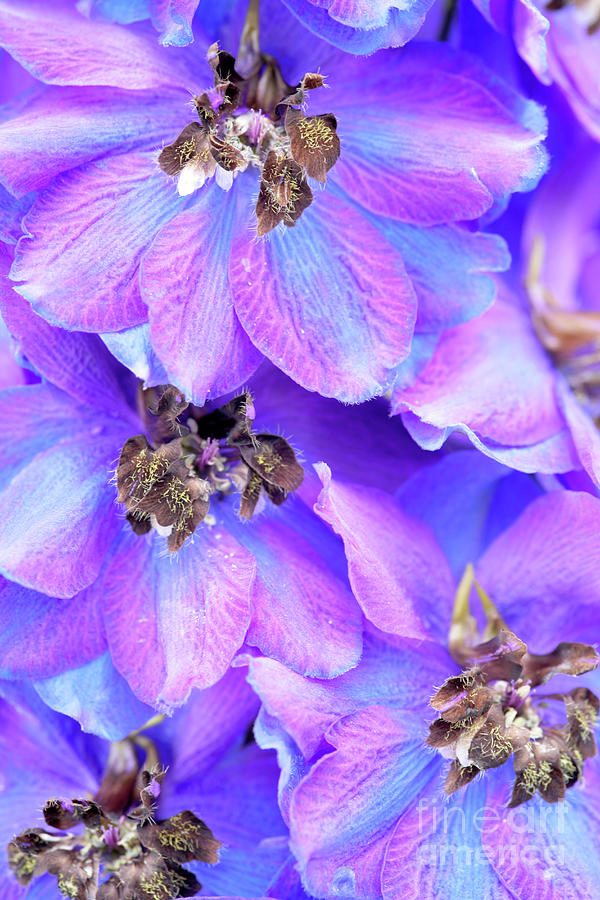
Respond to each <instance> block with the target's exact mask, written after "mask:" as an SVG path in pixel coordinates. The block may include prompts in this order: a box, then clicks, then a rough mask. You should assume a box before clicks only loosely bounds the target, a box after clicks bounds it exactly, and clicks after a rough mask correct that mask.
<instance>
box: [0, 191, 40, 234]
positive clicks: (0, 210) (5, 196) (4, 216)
mask: <svg viewBox="0 0 600 900" xmlns="http://www.w3.org/2000/svg"><path fill="white" fill-rule="evenodd" d="M33 200H34V198H33V197H32V196H31V195H29V194H28V195H27V196H25V197H21V199H20V200H17V198H16V197H13V195H12V194H9V192H8V191H7V190H5V189H4V188H3V187H2V186H1V185H0V240H2V241H4V242H5V243H6V244H16V243H17V241H18V240H19V238H20V237H21V235H22V234H23V229H22V228H21V221H22V219H23V217H24V215H25V213H27V212H28V210H29V209H30V208H31V205H32V203H33Z"/></svg>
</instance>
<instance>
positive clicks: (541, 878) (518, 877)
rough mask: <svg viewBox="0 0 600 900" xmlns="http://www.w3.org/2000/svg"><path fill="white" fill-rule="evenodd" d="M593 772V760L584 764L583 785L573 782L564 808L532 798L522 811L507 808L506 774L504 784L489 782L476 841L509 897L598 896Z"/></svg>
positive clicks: (598, 776)
mask: <svg viewBox="0 0 600 900" xmlns="http://www.w3.org/2000/svg"><path fill="white" fill-rule="evenodd" d="M598 770H599V767H598V760H597V759H595V760H589V761H588V762H587V763H586V769H585V781H584V783H581V782H578V783H577V784H576V785H574V786H573V787H572V788H571V789H570V790H568V791H567V794H566V797H565V800H564V803H556V804H554V805H553V806H549V805H548V804H547V803H545V802H544V801H543V800H542V799H541V798H540V797H539V796H535V797H532V799H531V800H529V801H528V802H527V805H526V806H525V807H519V808H518V809H506V808H505V804H506V802H507V800H508V799H509V797H510V792H511V788H510V785H509V784H508V781H509V779H510V773H507V775H508V778H506V779H502V780H501V779H499V778H497V779H494V781H493V782H492V784H491V785H490V787H489V788H488V800H487V804H486V807H485V808H484V809H485V814H484V816H483V818H481V819H480V821H481V823H482V829H481V840H482V844H483V848H484V851H485V853H486V856H487V857H488V859H489V861H490V863H491V865H492V866H493V868H494V869H495V870H496V873H497V875H498V877H499V878H501V879H502V882H503V883H504V884H505V885H506V888H507V889H508V890H509V891H510V892H511V894H510V896H511V897H513V896H518V897H535V898H536V900H555V898H557V897H564V898H565V900H567V898H568V900H577V898H579V897H595V896H596V895H597V894H598V879H599V878H600V866H599V865H598V853H597V849H596V848H597V823H598V821H599V818H600V808H599V805H598V803H599V798H600V773H599V771H598ZM495 774H496V773H495ZM498 774H500V773H498ZM467 790H469V788H467ZM503 807H504V808H503Z"/></svg>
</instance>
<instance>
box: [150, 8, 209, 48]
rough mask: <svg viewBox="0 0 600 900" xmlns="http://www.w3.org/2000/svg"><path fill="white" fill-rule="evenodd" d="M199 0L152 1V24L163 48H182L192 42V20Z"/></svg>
mask: <svg viewBox="0 0 600 900" xmlns="http://www.w3.org/2000/svg"><path fill="white" fill-rule="evenodd" d="M198 3H199V0H154V3H153V4H152V9H153V12H152V22H153V24H154V27H155V28H156V29H157V30H158V31H159V32H160V35H161V37H160V42H161V44H164V45H165V46H170V45H175V46H176V47H182V46H183V45H184V44H189V43H190V41H193V40H194V35H193V33H192V19H193V18H194V13H195V12H196V9H197V7H198Z"/></svg>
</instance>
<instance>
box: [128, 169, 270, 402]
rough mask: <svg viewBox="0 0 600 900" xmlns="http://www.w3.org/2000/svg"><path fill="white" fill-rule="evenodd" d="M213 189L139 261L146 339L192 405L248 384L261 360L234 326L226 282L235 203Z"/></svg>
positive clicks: (162, 232)
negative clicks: (190, 399)
mask: <svg viewBox="0 0 600 900" xmlns="http://www.w3.org/2000/svg"><path fill="white" fill-rule="evenodd" d="M232 195H233V192H232V194H231V195H230V194H225V193H224V192H223V191H222V190H221V189H220V188H219V187H218V185H216V184H214V183H212V184H210V185H207V186H206V187H205V188H204V189H203V190H201V191H199V192H198V195H197V197H196V202H195V204H194V207H193V209H190V210H189V211H187V212H183V213H180V214H179V215H178V216H176V217H175V218H174V219H172V221H171V222H170V223H169V224H168V225H164V226H163V227H162V228H161V229H160V231H159V232H158V234H157V235H156V237H155V238H154V241H153V243H152V246H151V247H150V249H149V250H148V252H147V253H146V254H145V255H144V258H143V261H142V268H141V289H142V295H143V298H144V301H145V303H147V304H148V317H149V320H150V339H151V341H152V345H153V347H154V349H155V351H156V353H157V354H158V356H159V357H160V359H161V361H162V363H163V365H164V366H165V369H166V370H167V373H168V376H169V380H170V381H172V382H173V383H174V384H176V385H177V386H178V387H179V388H181V390H182V391H184V392H185V393H186V395H187V396H189V397H191V398H192V399H193V400H194V402H195V403H198V404H200V405H202V404H203V403H204V401H205V400H206V398H207V396H208V395H209V394H210V396H211V397H215V396H219V395H220V394H225V393H227V391H230V390H232V389H233V388H236V387H238V386H239V385H240V384H242V383H243V382H244V381H246V380H247V379H248V378H249V377H250V375H251V374H252V373H253V372H254V370H255V369H256V368H257V366H258V364H259V363H260V360H261V358H262V357H261V355H260V353H258V351H257V350H255V348H254V347H253V346H252V344H251V342H250V340H249V339H248V336H247V335H246V332H245V331H244V330H243V329H242V327H241V325H240V324H239V322H238V319H237V316H236V314H235V311H234V308H233V300H232V297H231V291H230V288H229V284H228V278H227V261H228V259H229V254H230V252H231V250H232V247H231V243H232V240H233V237H234V227H235V219H236V213H237V209H236V202H235V200H236V198H235V197H234V196H232Z"/></svg>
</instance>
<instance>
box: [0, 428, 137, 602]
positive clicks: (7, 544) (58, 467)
mask: <svg viewBox="0 0 600 900" xmlns="http://www.w3.org/2000/svg"><path fill="white" fill-rule="evenodd" d="M124 437H125V438H126V437H127V435H126V434H125V435H124V434H123V431H118V430H115V431H109V430H108V428H107V429H105V431H104V432H103V433H97V434H93V429H90V431H89V432H88V433H85V432H82V433H80V434H79V435H77V436H75V437H69V438H65V439H64V440H62V441H59V442H58V443H57V444H55V445H54V446H52V447H50V448H49V449H48V450H45V451H43V452H41V453H38V454H37V455H36V456H34V457H33V459H32V460H31V461H30V462H28V464H27V465H26V466H24V467H23V468H22V469H21V470H20V471H19V472H18V474H16V475H15V477H14V478H13V479H12V481H11V482H10V484H9V485H8V487H6V488H5V490H4V491H3V492H2V493H1V494H0V569H1V571H2V572H3V573H4V574H6V575H8V576H9V577H10V578H12V579H13V580H15V581H18V582H19V584H22V585H23V586H25V587H30V588H33V589H35V590H38V591H42V592H43V593H47V594H50V595H54V596H57V597H63V598H68V597H72V596H73V595H74V594H76V593H77V592H78V591H81V590H82V589H83V588H86V587H88V586H89V585H90V584H91V583H92V581H94V579H95V578H96V577H97V575H98V572H99V571H100V568H101V566H102V563H103V561H104V555H105V553H106V552H107V550H108V548H109V547H110V544H111V542H112V539H113V537H114V535H115V533H116V532H117V530H118V527H119V523H118V520H117V517H116V508H115V501H114V497H115V489H114V487H113V486H112V485H111V484H110V483H109V482H110V477H111V473H112V467H113V465H114V462H115V460H116V459H117V458H118V454H119V450H120V447H121V446H122V444H123V441H124Z"/></svg>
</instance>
